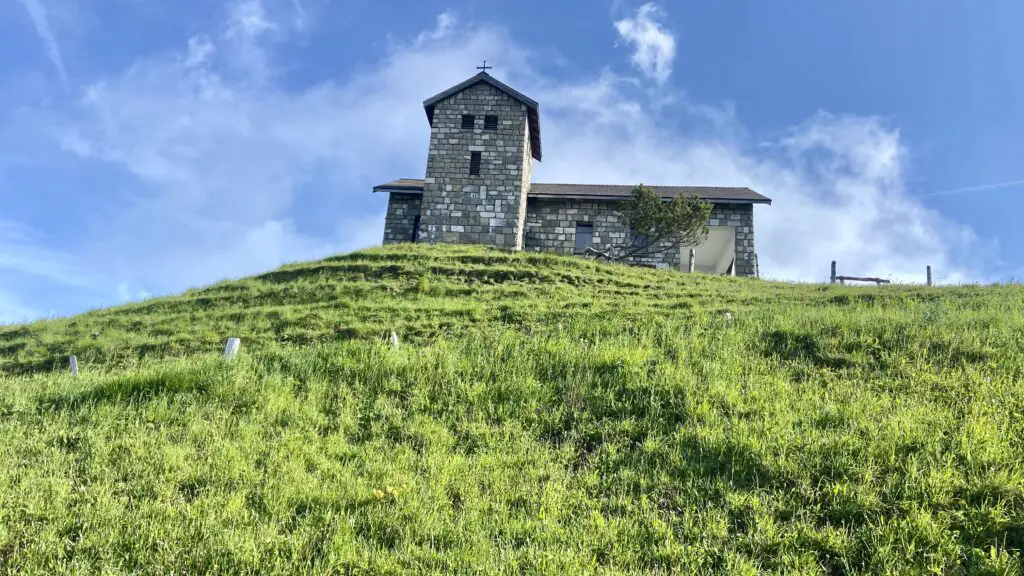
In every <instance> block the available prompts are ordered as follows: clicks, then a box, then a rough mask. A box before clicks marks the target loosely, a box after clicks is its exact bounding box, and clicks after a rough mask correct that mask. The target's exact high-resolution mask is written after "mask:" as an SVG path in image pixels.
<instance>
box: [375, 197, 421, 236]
mask: <svg viewBox="0 0 1024 576" xmlns="http://www.w3.org/2000/svg"><path fill="white" fill-rule="evenodd" d="M388 196H389V198H388V213H387V216H385V217H384V243H385V244H395V243H397V242H412V229H413V225H414V223H415V222H416V217H417V216H419V215H420V197H421V195H420V194H400V193H398V192H392V193H390V194H388ZM420 227H421V229H422V224H421V225H420Z"/></svg>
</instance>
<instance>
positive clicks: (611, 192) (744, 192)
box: [373, 178, 772, 204]
mask: <svg viewBox="0 0 1024 576" xmlns="http://www.w3.org/2000/svg"><path fill="white" fill-rule="evenodd" d="M649 188H650V189H651V190H652V191H653V192H654V193H655V194H657V195H658V196H661V197H662V198H675V197H676V196H679V195H687V196H694V195H695V196H697V197H698V198H700V199H702V200H707V201H709V202H717V203H720V204H728V203H732V204H771V203H772V200H771V198H768V197H767V196H762V195H761V194H758V193H757V192H754V191H753V190H751V189H750V188H746V187H727V186H649ZM373 191H374V192H400V193H405V194H422V193H423V180H422V179H418V178H399V179H398V180H393V181H391V182H387V183H385V184H381V185H379V186H374V187H373ZM632 191H633V186H632V185H628V184H543V183H540V182H535V183H533V184H530V192H529V193H528V194H527V197H529V198H565V199H580V200H621V199H624V198H629V194H630V193H631V192H632Z"/></svg>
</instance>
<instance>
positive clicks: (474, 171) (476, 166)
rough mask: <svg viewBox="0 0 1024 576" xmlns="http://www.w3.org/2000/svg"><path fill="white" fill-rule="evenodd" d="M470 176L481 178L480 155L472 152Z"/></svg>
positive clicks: (470, 156) (470, 155)
mask: <svg viewBox="0 0 1024 576" xmlns="http://www.w3.org/2000/svg"><path fill="white" fill-rule="evenodd" d="M469 175H470V176H479V175H480V153H479V152H470V154H469Z"/></svg>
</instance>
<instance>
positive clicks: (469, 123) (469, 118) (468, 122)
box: [462, 114, 476, 130]
mask: <svg viewBox="0 0 1024 576" xmlns="http://www.w3.org/2000/svg"><path fill="white" fill-rule="evenodd" d="M475 121H476V117H474V116H473V115H472V114H463V115H462V129H463V130H472V129H473V123H474V122H475Z"/></svg>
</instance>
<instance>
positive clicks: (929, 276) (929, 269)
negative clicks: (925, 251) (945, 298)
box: [928, 264, 932, 286]
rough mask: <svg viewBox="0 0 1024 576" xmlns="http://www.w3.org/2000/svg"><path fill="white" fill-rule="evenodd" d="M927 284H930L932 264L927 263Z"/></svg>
mask: <svg viewBox="0 0 1024 576" xmlns="http://www.w3.org/2000/svg"><path fill="white" fill-rule="evenodd" d="M928 285H929V286H931V285H932V265H931V264H929V265H928Z"/></svg>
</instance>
